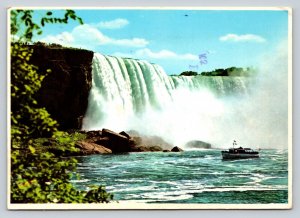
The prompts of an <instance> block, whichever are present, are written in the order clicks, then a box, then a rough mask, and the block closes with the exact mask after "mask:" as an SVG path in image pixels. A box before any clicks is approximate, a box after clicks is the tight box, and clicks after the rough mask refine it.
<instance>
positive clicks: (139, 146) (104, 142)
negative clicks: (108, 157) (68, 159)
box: [75, 129, 183, 155]
mask: <svg viewBox="0 0 300 218" xmlns="http://www.w3.org/2000/svg"><path fill="white" fill-rule="evenodd" d="M79 133H81V134H85V135H86V138H85V139H84V140H80V141H77V142H76V148H78V153H77V154H75V155H90V154H117V153H127V152H182V151H183V150H182V149H181V148H179V147H177V146H175V147H174V146H172V145H171V144H169V143H167V142H166V141H164V140H163V139H162V138H160V137H158V136H144V135H140V134H139V133H137V132H135V131H129V132H124V131H122V132H120V133H117V132H114V131H112V130H109V129H102V130H97V131H79Z"/></svg>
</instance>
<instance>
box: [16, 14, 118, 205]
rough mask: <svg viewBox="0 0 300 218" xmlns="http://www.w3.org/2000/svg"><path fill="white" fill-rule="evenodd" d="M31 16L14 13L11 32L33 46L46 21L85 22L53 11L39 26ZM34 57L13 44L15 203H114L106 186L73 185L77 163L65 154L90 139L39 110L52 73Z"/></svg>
mask: <svg viewBox="0 0 300 218" xmlns="http://www.w3.org/2000/svg"><path fill="white" fill-rule="evenodd" d="M32 15H33V11H32V10H12V11H11V34H12V35H17V36H18V37H19V38H20V39H21V40H23V41H24V40H25V41H27V42H28V41H31V40H32V37H33V36H34V34H42V29H41V26H44V25H45V24H46V23H67V22H68V19H69V18H70V19H73V20H77V21H79V22H80V23H82V20H81V18H79V17H77V16H76V15H75V12H74V11H72V10H67V11H66V13H65V16H64V18H55V17H53V16H52V15H53V13H52V12H51V11H48V12H47V13H46V15H45V17H43V18H41V21H40V24H39V23H35V22H34V21H33V19H32ZM40 25H41V26H40ZM32 53H33V50H32V49H29V47H28V46H26V45H23V44H21V43H12V44H11V193H10V194H11V202H12V203H92V202H93V203H103V202H109V201H110V200H112V199H113V195H112V194H109V193H107V192H106V191H105V189H104V188H103V187H102V186H100V187H97V188H94V189H92V190H90V191H82V190H77V189H76V188H75V187H74V186H73V185H72V183H71V182H70V179H71V177H72V176H73V172H74V171H75V170H76V164H77V161H76V159H74V158H65V157H64V156H67V155H70V154H72V153H74V152H76V151H77V148H76V147H75V143H76V141H77V140H81V139H83V138H84V137H85V136H84V135H82V134H79V133H74V134H68V133H65V132H59V131H58V129H57V128H58V123H57V122H56V121H55V120H53V119H52V118H51V116H50V114H49V113H48V112H47V110H46V109H45V108H39V107H38V103H37V101H36V99H35V94H36V93H37V91H38V90H39V89H40V88H41V86H42V81H43V79H44V78H45V76H47V74H48V73H51V70H47V72H39V70H38V67H37V66H35V65H33V64H30V57H31V56H32ZM45 137H47V138H45Z"/></svg>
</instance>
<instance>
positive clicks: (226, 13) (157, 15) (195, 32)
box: [34, 9, 288, 75]
mask: <svg viewBox="0 0 300 218" xmlns="http://www.w3.org/2000/svg"><path fill="white" fill-rule="evenodd" d="M51 11H54V15H57V16H60V15H62V14H63V11H61V10H56V11H55V10H51ZM45 12H46V11H43V10H36V11H35V15H34V19H35V20H36V21H37V20H38V19H40V18H41V17H42V16H43V15H44V14H45ZM75 12H76V14H77V15H78V16H80V17H81V18H82V19H83V22H84V25H80V24H79V23H78V22H74V21H71V22H69V23H68V24H62V25H60V24H55V25H47V26H46V27H45V28H44V29H43V34H42V35H40V36H38V37H35V38H34V40H35V41H43V42H48V43H58V44H62V45H65V46H70V47H78V48H84V49H89V50H92V51H94V52H99V53H102V54H105V55H113V56H119V57H130V58H135V59H142V60H147V61H149V62H151V63H156V64H159V65H161V66H162V67H163V68H164V70H165V71H166V73H167V74H169V75H171V74H180V73H181V72H183V71H188V70H192V71H197V72H204V71H211V70H214V69H218V68H227V67H232V66H236V67H255V66H256V65H257V64H258V61H259V60H261V57H262V56H263V55H265V54H270V53H272V52H274V51H275V50H276V47H278V45H280V44H281V43H282V42H287V38H288V12H287V11H285V10H170V9H169V10H155V9H152V10H149V9H147V10H136V9H135V10H133V9H131V10H128V9H126V10H124V9H106V10H100V9H98V10H75Z"/></svg>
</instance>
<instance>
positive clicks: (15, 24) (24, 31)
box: [10, 10, 83, 41]
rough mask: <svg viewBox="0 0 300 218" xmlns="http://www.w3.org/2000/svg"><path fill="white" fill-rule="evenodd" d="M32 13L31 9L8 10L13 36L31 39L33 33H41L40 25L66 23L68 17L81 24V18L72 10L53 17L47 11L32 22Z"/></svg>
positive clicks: (26, 39)
mask: <svg viewBox="0 0 300 218" xmlns="http://www.w3.org/2000/svg"><path fill="white" fill-rule="evenodd" d="M33 13H34V11H33V10H12V11H11V12H10V23H11V25H10V29H11V34H12V35H13V36H15V35H17V36H19V37H20V39H21V40H25V41H31V40H32V37H33V36H34V34H37V35H41V34H42V33H43V31H42V27H44V26H45V25H46V24H55V23H61V24H62V23H63V24H67V23H68V22H69V20H70V19H71V20H74V21H78V22H79V23H80V24H83V21H82V19H81V18H80V17H78V16H77V15H76V13H75V11H73V10H66V11H65V14H64V16H63V17H54V16H53V13H52V12H51V11H48V12H46V14H45V16H44V17H42V18H41V19H40V21H39V22H34V20H33V18H32V17H33Z"/></svg>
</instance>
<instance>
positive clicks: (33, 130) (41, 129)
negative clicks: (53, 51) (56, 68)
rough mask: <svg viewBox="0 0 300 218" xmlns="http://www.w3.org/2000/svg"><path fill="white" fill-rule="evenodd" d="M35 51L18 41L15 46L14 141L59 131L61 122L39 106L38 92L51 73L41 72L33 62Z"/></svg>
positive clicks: (13, 82) (12, 99) (12, 50)
mask: <svg viewBox="0 0 300 218" xmlns="http://www.w3.org/2000/svg"><path fill="white" fill-rule="evenodd" d="M32 52H33V51H32V50H31V49H29V48H28V47H27V46H22V45H20V44H18V43H13V44H12V45H11V108H12V110H11V121H12V135H13V136H14V137H13V140H17V141H20V140H26V139H27V138H30V137H41V136H51V134H52V133H53V132H55V131H57V126H58V125H57V122H56V121H55V120H53V119H52V118H51V117H50V115H49V113H48V112H47V111H46V109H45V108H38V107H37V101H36V100H35V96H34V95H35V93H36V92H37V91H38V90H39V89H40V87H41V86H42V81H43V79H44V78H45V76H46V75H47V73H49V72H50V70H48V72H38V68H37V67H36V66H34V65H32V64H30V63H29V60H30V57H31V55H32Z"/></svg>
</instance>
